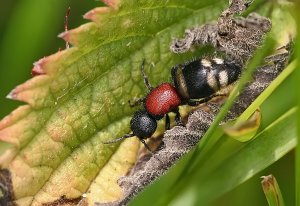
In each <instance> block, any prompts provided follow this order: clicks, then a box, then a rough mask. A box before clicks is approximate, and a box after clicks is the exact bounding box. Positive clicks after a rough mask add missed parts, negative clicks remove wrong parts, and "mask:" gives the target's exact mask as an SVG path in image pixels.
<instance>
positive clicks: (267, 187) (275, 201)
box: [261, 175, 285, 206]
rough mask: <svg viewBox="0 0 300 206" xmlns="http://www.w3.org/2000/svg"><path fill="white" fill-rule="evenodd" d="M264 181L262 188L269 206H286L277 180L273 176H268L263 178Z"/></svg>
mask: <svg viewBox="0 0 300 206" xmlns="http://www.w3.org/2000/svg"><path fill="white" fill-rule="evenodd" d="M262 179H263V180H262V181H261V184H262V188H263V190H264V193H265V195H266V198H267V201H268V203H269V206H284V205H285V204H284V201H283V197H282V194H281V192H280V188H279V185H278V183H277V181H276V178H275V177H274V176H273V175H268V176H262Z"/></svg>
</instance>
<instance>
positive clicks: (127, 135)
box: [103, 134, 135, 144]
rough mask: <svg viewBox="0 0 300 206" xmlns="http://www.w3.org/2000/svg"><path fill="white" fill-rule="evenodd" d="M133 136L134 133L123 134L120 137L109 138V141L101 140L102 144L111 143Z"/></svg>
mask: <svg viewBox="0 0 300 206" xmlns="http://www.w3.org/2000/svg"><path fill="white" fill-rule="evenodd" d="M134 136H135V135H134V134H125V135H124V136H123V137H120V138H117V139H114V140H110V141H107V142H103V144H111V143H116V142H120V141H122V140H123V139H126V138H130V137H134Z"/></svg>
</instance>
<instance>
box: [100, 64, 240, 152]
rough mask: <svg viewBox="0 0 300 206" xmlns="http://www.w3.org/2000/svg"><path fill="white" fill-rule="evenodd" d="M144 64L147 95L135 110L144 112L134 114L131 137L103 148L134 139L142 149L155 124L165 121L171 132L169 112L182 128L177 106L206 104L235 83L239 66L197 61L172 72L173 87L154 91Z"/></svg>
mask: <svg viewBox="0 0 300 206" xmlns="http://www.w3.org/2000/svg"><path fill="white" fill-rule="evenodd" d="M144 64H145V60H144V61H143V63H142V67H141V69H142V76H143V79H144V83H145V85H146V87H147V88H148V90H149V93H148V94H147V95H146V96H145V97H144V98H142V99H139V100H138V101H137V102H135V104H133V105H132V106H135V105H137V104H139V103H143V109H141V110H138V111H136V112H135V113H134V114H133V117H132V119H131V121H130V128H131V130H132V133H130V134H125V135H124V136H123V137H120V138H117V139H114V140H112V141H109V142H105V143H106V144H110V143H115V142H118V141H121V140H123V139H126V138H130V137H134V136H136V137H137V138H138V139H139V140H140V141H141V142H142V143H143V144H144V145H145V147H146V148H147V149H148V150H149V151H150V152H151V153H153V152H152V150H151V149H150V148H149V146H148V145H147V144H146V142H145V139H147V138H150V137H151V136H152V135H153V133H154V132H155V130H156V127H157V121H158V120H160V119H162V118H163V117H165V118H166V123H165V129H166V130H169V129H170V117H169V114H168V113H170V112H174V113H175V114H176V116H175V122H176V123H177V125H181V124H182V123H181V117H180V113H179V109H178V107H179V106H180V105H190V106H197V105H199V104H202V103H205V102H208V101H209V100H211V99H212V98H213V97H216V96H221V95H222V94H218V91H220V90H221V89H223V88H226V87H227V86H229V85H230V84H232V83H234V82H235V81H236V80H238V78H239V76H240V73H241V66H239V65H237V64H235V63H234V62H230V61H228V60H223V59H221V58H200V59H196V60H193V61H191V62H188V63H185V64H181V65H177V66H175V67H173V68H172V70H171V76H172V81H173V82H172V83H168V82H164V83H162V84H160V85H158V86H157V87H155V88H153V87H152V86H151V84H150V83H149V80H148V77H147V75H146V74H145V71H144Z"/></svg>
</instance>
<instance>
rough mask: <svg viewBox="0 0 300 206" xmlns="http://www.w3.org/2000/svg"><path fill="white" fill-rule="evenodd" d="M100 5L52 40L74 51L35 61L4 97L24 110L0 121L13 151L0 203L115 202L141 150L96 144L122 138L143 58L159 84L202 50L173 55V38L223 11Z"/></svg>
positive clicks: (5, 158) (6, 159) (138, 91)
mask: <svg viewBox="0 0 300 206" xmlns="http://www.w3.org/2000/svg"><path fill="white" fill-rule="evenodd" d="M105 2H107V3H108V4H109V5H110V6H112V7H106V8H96V9H94V10H93V11H90V12H89V13H87V14H86V15H85V17H86V18H88V19H91V20H92V21H93V22H91V23H88V24H84V25H82V26H80V27H78V28H77V29H74V30H71V31H68V32H66V33H63V34H61V35H60V36H61V37H62V38H64V39H65V40H67V41H69V42H70V43H71V44H73V47H71V48H70V49H67V50H63V51H59V52H57V53H56V54H53V55H51V56H48V57H45V58H43V59H41V60H39V61H38V62H37V63H36V64H35V66H34V68H33V71H34V73H37V74H40V75H37V76H35V77H34V78H32V79H30V80H28V81H27V82H25V83H24V84H22V85H20V86H17V87H16V88H15V89H14V90H13V91H12V92H11V93H10V94H9V95H8V97H10V98H12V99H15V100H19V101H23V102H25V103H27V104H26V105H24V106H21V107H19V108H18V109H16V110H15V111H14V112H13V113H12V114H10V115H9V116H7V117H6V118H4V119H3V120H2V121H1V122H0V139H1V140H2V141H5V142H8V143H11V144H12V145H13V147H12V148H9V149H8V150H6V151H5V153H4V154H3V155H1V157H0V164H1V168H2V170H1V178H0V181H1V184H2V185H6V186H7V188H9V190H8V191H6V194H5V195H4V201H6V202H10V203H12V202H14V203H16V204H17V205H22V206H23V205H24V206H26V205H41V204H52V203H57V202H63V203H74V204H75V203H77V202H78V201H80V199H81V197H82V196H84V197H86V198H85V199H84V201H86V202H88V203H89V204H91V205H92V204H93V203H94V202H96V201H97V202H109V201H113V200H117V199H118V198H120V197H121V196H122V192H121V190H120V187H119V186H118V185H117V183H116V182H117V179H118V178H119V177H121V176H124V175H125V174H126V173H127V172H128V170H129V168H130V167H131V166H132V165H133V164H134V162H135V160H136V158H137V152H138V149H139V142H138V141H137V140H136V139H134V138H131V139H129V140H128V141H125V142H123V143H121V145H120V144H111V145H104V144H103V142H105V141H108V140H111V139H114V138H117V137H120V136H122V135H123V134H125V133H128V132H129V120H130V116H131V114H132V113H133V111H134V109H132V108H130V107H129V106H128V104H127V102H128V100H132V99H134V98H135V97H140V96H143V95H144V92H145V91H146V88H145V87H144V85H143V81H142V78H141V72H140V66H141V62H142V59H143V58H146V60H147V62H148V65H147V69H148V70H147V73H149V74H150V75H149V76H150V80H151V82H152V83H153V84H154V85H155V84H156V83H158V82H162V81H166V80H167V79H168V78H169V75H170V69H169V68H171V66H173V65H175V64H177V63H179V62H183V61H184V60H187V59H189V58H191V57H192V56H197V55H199V53H201V52H203V51H201V50H199V51H197V52H195V53H189V54H186V55H181V56H178V55H175V54H172V53H171V52H170V51H169V46H170V44H171V41H172V38H173V37H177V36H179V35H181V34H182V33H183V31H184V29H186V28H190V27H192V26H194V25H199V24H203V23H204V22H207V21H210V20H213V19H216V17H217V16H218V14H219V12H220V11H221V9H222V7H223V6H224V5H225V1H222V2H219V1H211V2H210V3H207V2H202V1H198V2H195V1H192V0H188V1H184V2H181V1H178V0H171V1H159V2H152V1H146V0H145V1H138V2H136V1H133V0H127V1H120V2H118V1H105ZM73 15H74V14H73ZM150 65H154V68H152V67H153V66H152V67H151V70H150V69H149V68H150ZM154 77H155V78H154ZM99 183H101V184H99ZM28 186H30V187H28Z"/></svg>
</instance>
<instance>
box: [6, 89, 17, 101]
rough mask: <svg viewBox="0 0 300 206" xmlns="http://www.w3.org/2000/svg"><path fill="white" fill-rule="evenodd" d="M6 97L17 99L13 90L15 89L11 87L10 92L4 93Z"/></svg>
mask: <svg viewBox="0 0 300 206" xmlns="http://www.w3.org/2000/svg"><path fill="white" fill-rule="evenodd" d="M6 98H7V99H11V100H17V93H16V91H15V89H13V90H12V91H11V92H9V93H8V95H6Z"/></svg>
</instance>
